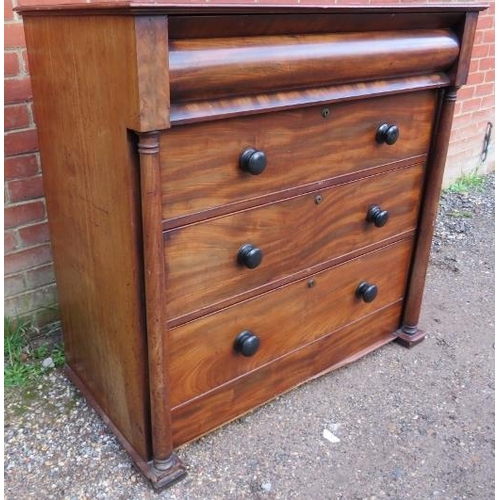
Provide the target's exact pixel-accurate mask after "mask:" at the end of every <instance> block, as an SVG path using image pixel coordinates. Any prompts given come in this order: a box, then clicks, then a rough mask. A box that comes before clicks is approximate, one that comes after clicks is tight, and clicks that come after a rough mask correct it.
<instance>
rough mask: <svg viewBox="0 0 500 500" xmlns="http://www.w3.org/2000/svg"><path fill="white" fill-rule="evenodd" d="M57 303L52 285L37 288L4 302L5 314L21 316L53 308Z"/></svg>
mask: <svg viewBox="0 0 500 500" xmlns="http://www.w3.org/2000/svg"><path fill="white" fill-rule="evenodd" d="M56 302H57V290H56V286H55V285H54V284H52V285H48V286H45V287H43V288H38V289H36V290H32V291H29V292H28V293H23V294H19V295H14V296H13V297H10V298H8V299H7V300H5V302H4V303H5V312H6V313H7V314H9V315H22V314H23V313H27V312H31V311H36V310H39V309H42V308H53V307H54V305H55V304H56Z"/></svg>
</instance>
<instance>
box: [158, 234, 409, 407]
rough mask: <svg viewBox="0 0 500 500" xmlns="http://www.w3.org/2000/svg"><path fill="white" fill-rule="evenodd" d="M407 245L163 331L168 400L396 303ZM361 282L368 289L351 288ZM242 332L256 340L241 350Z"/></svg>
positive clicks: (178, 401)
mask: <svg viewBox="0 0 500 500" xmlns="http://www.w3.org/2000/svg"><path fill="white" fill-rule="evenodd" d="M411 247H412V239H411V238H407V239H405V240H402V241H400V242H398V243H394V244H392V245H390V246H388V247H386V248H384V249H381V250H376V251H374V252H370V253H368V254H365V255H364V256H362V257H358V258H357V259H354V260H351V261H349V262H347V263H345V264H341V265H339V266H336V267H334V268H331V269H329V270H326V271H323V272H321V273H318V274H315V275H312V276H309V277H307V278H305V279H302V280H299V281H297V282H295V283H292V284H290V285H288V286H284V287H282V288H279V289H278V290H276V291H273V292H270V293H267V294H264V295H261V296H259V297H257V298H255V299H252V300H248V301H245V302H243V303H241V304H238V305H235V306H232V307H229V308H227V309H225V310H223V311H221V312H218V313H215V314H211V315H208V316H205V317H203V318H200V319H198V320H196V321H193V322H190V323H187V324H186V325H184V326H181V327H178V328H174V329H172V330H170V331H169V333H168V335H169V342H168V352H167V353H165V355H166V356H168V360H169V361H168V365H169V376H170V380H172V384H171V403H172V406H177V405H179V404H181V403H182V402H183V401H187V400H189V399H191V398H194V397H195V396H198V395H200V394H203V393H204V392H207V391H209V390H211V389H213V388H215V387H217V386H219V385H221V384H223V383H225V382H227V381H229V380H231V379H233V378H236V377H238V376H240V375H242V374H244V373H246V372H248V371H250V370H253V369H255V368H257V367H259V366H261V365H263V364H265V363H268V362H269V361H271V360H273V359H276V358H278V357H280V356H282V355H284V354H286V353H287V352H290V351H293V350H294V349H297V348H298V347H301V346H304V345H306V344H308V343H309V342H312V341H314V340H315V339H318V338H320V337H322V336H324V335H327V334H329V333H331V332H333V331H334V330H336V329H338V328H341V327H342V326H344V325H346V324H348V323H352V322H353V321H356V320H358V319H360V318H362V317H364V316H366V315H367V314H370V313H372V312H374V311H376V310H378V309H380V308H382V307H385V306H387V305H389V304H392V303H395V302H397V301H399V300H400V299H401V298H402V296H403V293H404V286H405V282H406V273H407V270H408V265H409V261H410V255H411ZM361 284H367V285H368V286H370V287H372V288H371V293H370V294H368V295H366V296H363V294H362V293H359V288H360V285H361ZM361 288H363V287H361ZM243 332H249V333H250V334H251V335H253V336H254V337H256V338H257V339H258V342H256V343H254V348H251V349H249V351H248V352H246V353H242V351H241V346H238V345H236V340H237V338H238V336H239V335H240V334H241V333H243ZM250 340H251V339H250ZM255 344H257V348H256V349H255ZM249 347H250V346H249ZM245 354H246V355H245ZM268 383H269V384H270V385H272V381H268Z"/></svg>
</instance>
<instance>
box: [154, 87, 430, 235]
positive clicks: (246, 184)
mask: <svg viewBox="0 0 500 500" xmlns="http://www.w3.org/2000/svg"><path fill="white" fill-rule="evenodd" d="M435 103H436V93H435V91H423V92H417V93H415V94H412V93H411V94H402V95H394V96H386V97H379V98H374V99H366V100H360V101H356V102H346V103H339V104H335V105H331V106H330V107H329V110H330V114H329V116H328V118H326V119H325V118H323V117H322V115H321V111H322V110H323V108H324V106H317V107H311V108H304V109H295V110H287V111H281V112H276V113H270V114H267V115H256V116H248V117H239V118H233V119H229V120H224V121H218V122H213V123H207V124H195V125H186V126H181V127H174V128H172V129H170V130H168V131H166V132H164V133H162V134H161V136H160V157H161V164H162V172H161V176H162V177H161V182H162V202H163V218H164V219H165V220H170V221H171V222H170V224H169V226H170V227H171V226H172V225H174V224H175V225H177V224H180V223H182V219H179V220H176V221H174V219H176V218H180V217H181V216H187V215H189V214H198V217H197V218H198V219H201V218H204V217H207V216H209V215H211V212H210V211H211V210H212V212H213V210H215V209H217V208H218V207H221V206H224V205H227V204H230V203H234V202H237V201H243V200H246V201H247V202H248V201H249V200H251V201H252V203H253V204H254V205H257V204H258V203H259V197H262V196H264V195H267V194H269V193H275V192H279V191H282V190H284V189H287V188H290V187H292V186H293V187H297V186H301V185H305V184H308V183H312V182H318V181H325V180H328V179H332V178H335V177H337V176H339V175H342V174H346V173H352V172H356V171H359V170H363V169H365V168H367V167H370V166H376V165H383V164H386V163H391V162H394V161H397V160H400V159H403V158H410V157H413V156H416V155H420V154H426V153H427V152H428V149H429V143H430V137H431V131H432V122H433V118H434V110H435ZM384 122H388V123H395V124H397V125H398V126H399V129H400V138H399V140H398V142H396V144H394V145H393V146H387V145H385V144H383V145H381V144H378V143H377V142H376V141H375V132H376V130H377V128H378V127H379V126H380V125H381V124H382V123H384ZM193 144H196V145H197V147H196V148H194V147H193ZM247 147H254V148H256V149H259V150H262V151H264V152H265V153H266V155H267V160H268V161H267V168H266V170H265V171H264V172H263V173H262V174H260V175H257V176H254V175H251V174H248V173H246V172H244V171H242V170H241V169H240V168H239V157H240V154H241V152H242V151H243V150H244V149H245V148H247Z"/></svg>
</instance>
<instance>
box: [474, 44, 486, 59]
mask: <svg viewBox="0 0 500 500" xmlns="http://www.w3.org/2000/svg"><path fill="white" fill-rule="evenodd" d="M489 50H490V45H489V44H488V43H482V44H480V45H479V44H476V45H474V48H473V49H472V57H473V58H474V59H481V58H482V57H486V56H487V55H488V51H489Z"/></svg>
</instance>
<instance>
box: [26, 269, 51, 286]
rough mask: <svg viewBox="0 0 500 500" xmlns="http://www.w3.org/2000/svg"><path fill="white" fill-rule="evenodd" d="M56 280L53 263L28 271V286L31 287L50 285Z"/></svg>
mask: <svg viewBox="0 0 500 500" xmlns="http://www.w3.org/2000/svg"><path fill="white" fill-rule="evenodd" d="M54 282H55V278H54V267H53V265H52V264H47V265H45V266H41V267H37V268H35V269H30V270H29V271H26V287H27V288H29V289H33V288H39V287H41V286H44V285H50V284H51V283H54Z"/></svg>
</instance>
